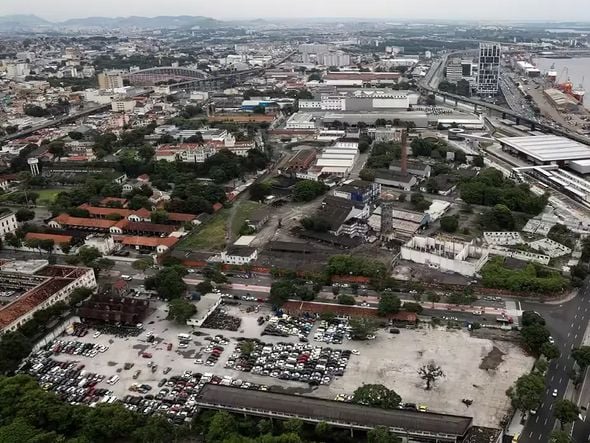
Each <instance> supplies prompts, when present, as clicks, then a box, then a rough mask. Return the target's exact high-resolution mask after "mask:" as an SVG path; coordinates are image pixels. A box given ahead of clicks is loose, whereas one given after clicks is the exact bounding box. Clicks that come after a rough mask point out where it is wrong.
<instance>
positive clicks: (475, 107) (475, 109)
mask: <svg viewBox="0 0 590 443" xmlns="http://www.w3.org/2000/svg"><path fill="white" fill-rule="evenodd" d="M473 112H475V113H477V103H475V104H474V105H473Z"/></svg>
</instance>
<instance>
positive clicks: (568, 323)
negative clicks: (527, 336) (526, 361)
mask: <svg viewBox="0 0 590 443" xmlns="http://www.w3.org/2000/svg"><path fill="white" fill-rule="evenodd" d="M522 307H523V309H524V310H534V311H537V312H539V313H540V314H541V315H542V316H543V317H544V318H545V320H546V321H547V327H548V328H549V330H550V332H551V334H552V335H553V337H554V338H555V341H556V343H557V345H558V346H559V349H560V351H561V356H560V357H559V359H557V360H556V361H553V362H551V364H550V365H549V370H548V371H547V375H546V381H547V389H546V391H545V395H544V397H543V402H542V405H541V407H540V408H539V410H538V411H537V415H535V416H532V417H529V419H528V421H527V423H526V425H525V427H524V430H523V432H522V434H521V438H520V443H533V442H534V443H538V442H542V443H546V442H548V441H549V436H550V434H551V431H553V428H554V426H555V418H554V416H553V414H554V405H555V402H556V401H557V400H559V399H561V398H563V396H564V394H565V391H566V388H567V385H568V382H569V374H570V372H571V371H572V369H573V366H574V361H573V359H572V358H571V357H570V352H571V350H572V348H574V347H577V346H580V344H581V342H582V339H583V337H584V333H585V332H586V328H587V327H588V319H589V318H590V283H588V282H586V285H585V286H584V288H583V289H581V290H580V292H579V295H578V296H577V297H575V298H574V299H572V300H571V301H569V302H567V303H564V304H561V305H548V304H540V303H531V302H523V303H522ZM554 389H557V391H558V396H557V398H554V397H553V396H552V392H553V390H554ZM575 434H576V435H575V437H576V438H575V439H574V440H572V441H575V442H576V443H578V442H587V441H588V437H589V435H590V426H588V424H587V423H578V424H577V425H576V426H575Z"/></svg>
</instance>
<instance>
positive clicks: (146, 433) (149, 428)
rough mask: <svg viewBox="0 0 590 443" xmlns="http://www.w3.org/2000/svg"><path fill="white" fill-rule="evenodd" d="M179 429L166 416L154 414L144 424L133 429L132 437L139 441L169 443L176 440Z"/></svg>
mask: <svg viewBox="0 0 590 443" xmlns="http://www.w3.org/2000/svg"><path fill="white" fill-rule="evenodd" d="M178 434H179V432H178V429H177V428H176V427H175V426H174V425H172V423H170V422H169V421H168V420H167V419H166V418H165V417H162V416H160V415H153V416H151V417H149V418H148V419H147V420H146V423H145V424H144V425H143V426H140V427H138V428H136V429H134V430H133V432H132V433H131V437H132V438H133V440H134V441H137V442H146V443H147V442H149V443H167V442H170V441H176V439H175V438H174V437H175V436H178Z"/></svg>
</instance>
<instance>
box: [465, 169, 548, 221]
mask: <svg viewBox="0 0 590 443" xmlns="http://www.w3.org/2000/svg"><path fill="white" fill-rule="evenodd" d="M459 189H460V194H461V198H462V199H463V200H464V201H465V202H466V203H470V204H475V205H483V206H495V205H498V204H502V205H504V206H506V207H507V208H508V209H510V210H511V211H519V212H524V213H526V214H531V215H537V214H538V213H539V212H541V211H542V210H543V208H544V207H545V205H546V204H547V199H548V195H542V196H537V195H536V194H534V193H533V192H532V191H531V190H530V189H529V187H528V185H527V184H516V183H514V182H513V181H511V180H509V179H506V178H504V176H503V174H502V172H500V171H499V170H497V169H494V168H488V169H484V170H482V171H481V172H480V174H479V175H477V176H476V177H473V178H470V179H467V180H465V181H464V182H463V183H462V184H461V185H460V187H459Z"/></svg>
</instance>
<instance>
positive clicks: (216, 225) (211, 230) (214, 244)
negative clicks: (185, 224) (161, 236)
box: [179, 209, 229, 251]
mask: <svg viewBox="0 0 590 443" xmlns="http://www.w3.org/2000/svg"><path fill="white" fill-rule="evenodd" d="M228 217H229V211H228V210H227V209H223V210H221V211H220V212H218V213H217V214H215V215H214V216H213V217H212V218H211V219H210V220H209V221H207V222H205V223H204V224H203V226H202V227H199V228H197V230H196V232H194V233H192V234H190V235H188V236H187V237H186V238H185V239H184V240H183V241H182V242H181V243H180V245H179V248H180V249H191V250H197V251H220V250H222V249H223V248H225V243H226V238H227V237H226V225H227V219H228Z"/></svg>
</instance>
